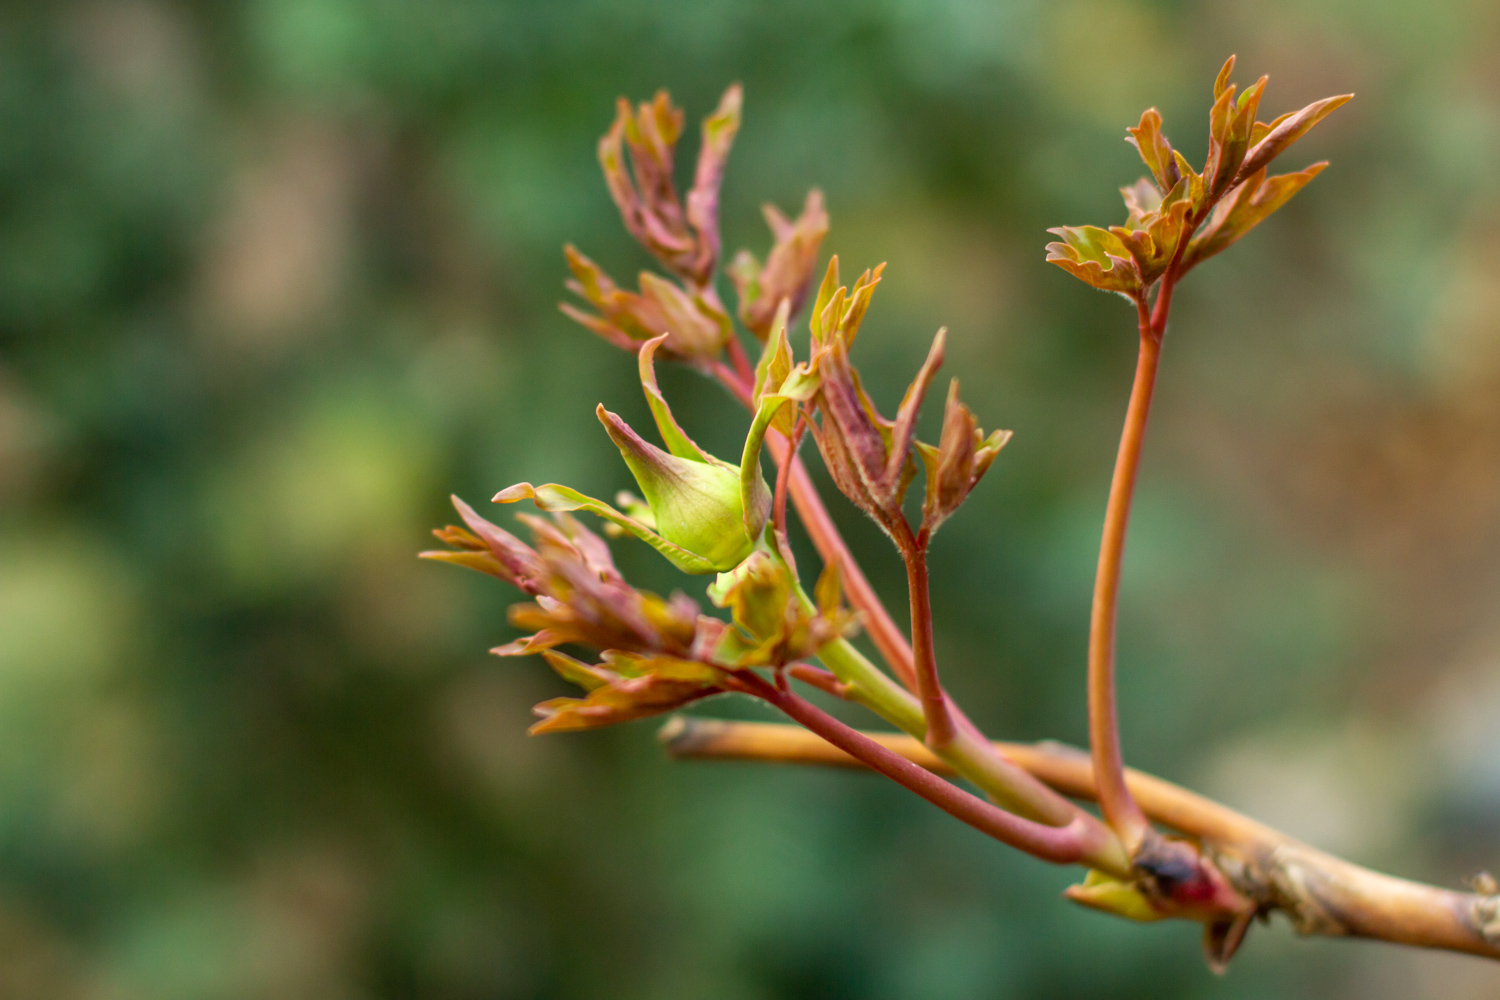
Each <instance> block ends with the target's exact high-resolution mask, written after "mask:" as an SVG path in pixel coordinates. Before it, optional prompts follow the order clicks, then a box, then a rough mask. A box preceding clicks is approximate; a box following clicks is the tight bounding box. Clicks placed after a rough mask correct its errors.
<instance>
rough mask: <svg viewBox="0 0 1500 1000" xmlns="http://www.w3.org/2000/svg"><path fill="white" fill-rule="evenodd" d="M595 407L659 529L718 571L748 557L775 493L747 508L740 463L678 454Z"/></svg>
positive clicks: (669, 539)
mask: <svg viewBox="0 0 1500 1000" xmlns="http://www.w3.org/2000/svg"><path fill="white" fill-rule="evenodd" d="M596 412H597V414H598V417H599V422H600V423H602V424H603V425H604V429H605V430H606V431H608V432H609V436H610V440H612V441H614V443H615V447H617V448H619V449H620V454H621V455H622V456H624V458H625V464H626V465H628V466H630V473H631V475H633V476H635V481H636V483H637V484H639V485H640V488H641V493H642V494H643V495H644V496H645V498H646V505H647V506H648V507H650V509H651V519H652V521H653V522H654V524H653V527H654V528H655V529H656V533H657V534H658V535H660V536H661V537H662V538H664V539H666V540H667V541H669V542H672V543H673V544H674V545H677V546H679V547H681V548H683V549H686V550H687V551H688V552H691V553H693V554H694V555H696V556H699V557H701V558H702V559H703V560H704V561H705V562H707V563H708V565H709V566H711V567H712V568H713V571H715V572H723V571H725V570H729V569H733V568H734V567H735V566H737V565H739V564H740V563H741V562H743V561H744V559H745V557H746V556H748V555H749V554H750V553H751V551H752V550H753V549H754V548H755V542H756V540H757V539H758V538H760V533H761V531H762V530H763V529H764V528H765V526H766V517H767V515H768V514H769V513H770V509H771V495H770V492H769V491H768V490H766V491H762V493H761V495H760V496H758V497H756V498H755V505H754V507H753V508H752V509H751V510H750V511H748V512H747V511H746V509H745V505H744V503H743V502H742V499H741V496H740V470H739V468H738V467H736V466H733V465H730V464H728V463H727V462H722V461H720V460H719V459H716V458H714V457H713V456H711V455H706V454H705V456H704V457H705V458H707V459H708V461H698V460H694V459H691V458H681V457H678V456H677V455H673V454H671V453H669V452H666V451H663V450H662V449H660V448H658V447H656V445H654V444H652V443H651V442H649V441H646V440H644V439H643V438H642V437H641V436H640V435H639V434H637V433H636V432H635V431H634V430H633V429H632V428H631V426H630V425H629V424H627V423H625V421H623V420H621V419H620V418H619V417H618V416H616V415H615V414H613V413H611V412H609V411H608V410H606V409H605V408H604V407H603V406H602V405H601V406H600V407H599V408H598V410H597V411H596ZM664 436H665V435H664ZM747 513H748V516H747ZM682 568H683V569H686V570H687V571H688V572H695V570H693V569H689V568H688V567H686V566H684V567H682Z"/></svg>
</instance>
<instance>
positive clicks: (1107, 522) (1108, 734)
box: [1088, 285, 1170, 854]
mask: <svg viewBox="0 0 1500 1000" xmlns="http://www.w3.org/2000/svg"><path fill="white" fill-rule="evenodd" d="M1169 293H1170V286H1169V285H1164V286H1163V288H1162V295H1163V296H1166V295H1168V294H1169ZM1157 301H1158V305H1160V303H1161V301H1162V300H1161V299H1160V298H1158V300H1157ZM1138 305H1139V317H1140V321H1141V329H1140V341H1141V347H1140V356H1139V359H1138V360H1137V362H1136V369H1135V385H1134V386H1133V387H1132V389H1131V392H1130V406H1129V408H1128V409H1127V410H1126V413H1125V427H1124V430H1123V431H1121V434H1120V452H1119V455H1118V457H1117V458H1116V459H1115V472H1114V478H1113V481H1112V482H1111V483H1110V487H1109V505H1108V507H1107V508H1106V509H1105V514H1104V535H1103V538H1102V540H1101V541H1100V543H1099V571H1098V575H1097V576H1096V577H1095V580H1094V607H1093V614H1092V617H1091V620H1090V623H1089V684H1088V690H1089V745H1090V750H1091V752H1092V756H1093V761H1094V773H1095V774H1096V775H1097V776H1098V780H1099V806H1100V808H1101V809H1102V811H1103V812H1104V818H1105V819H1106V820H1107V821H1108V822H1109V825H1110V826H1111V827H1113V828H1114V830H1115V832H1116V833H1117V834H1119V835H1120V839H1121V840H1123V841H1124V842H1125V846H1126V849H1127V850H1129V851H1130V852H1131V853H1132V854H1134V853H1135V850H1136V849H1137V848H1138V847H1139V846H1140V844H1141V841H1142V840H1143V839H1144V838H1145V836H1146V831H1147V830H1148V829H1149V823H1148V822H1147V820H1146V816H1145V814H1144V813H1143V812H1142V811H1141V808H1140V806H1139V805H1137V804H1136V801H1135V799H1134V797H1132V796H1131V794H1130V790H1129V789H1128V788H1127V787H1126V785H1125V762H1124V757H1123V755H1122V754H1121V751H1120V730H1119V723H1118V718H1119V717H1118V710H1117V706H1116V699H1115V623H1116V618H1117V613H1118V606H1119V596H1120V567H1121V564H1122V562H1123V559H1124V554H1125V534H1126V529H1127V528H1128V526H1129V523H1130V503H1131V500H1132V498H1133V496H1134V493H1135V481H1136V472H1137V470H1138V469H1139V467H1140V460H1141V445H1142V443H1143V442H1144V440H1145V435H1146V421H1147V419H1148V417H1149V416H1150V414H1151V397H1152V393H1153V390H1154V389H1155V386H1156V369H1157V363H1158V361H1159V360H1160V357H1161V341H1160V340H1159V339H1158V337H1157V336H1156V335H1155V332H1154V329H1153V327H1154V326H1155V324H1154V322H1153V320H1152V318H1151V317H1150V316H1149V315H1148V314H1147V312H1146V306H1145V304H1144V303H1143V302H1142V303H1138Z"/></svg>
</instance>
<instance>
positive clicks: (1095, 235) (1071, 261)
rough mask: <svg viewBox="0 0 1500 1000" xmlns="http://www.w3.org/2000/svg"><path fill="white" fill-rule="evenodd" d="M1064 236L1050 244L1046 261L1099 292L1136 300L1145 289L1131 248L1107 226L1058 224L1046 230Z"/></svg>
mask: <svg viewBox="0 0 1500 1000" xmlns="http://www.w3.org/2000/svg"><path fill="white" fill-rule="evenodd" d="M1047 232H1049V233H1056V234H1057V235H1058V236H1061V237H1062V238H1063V242H1061V243H1048V244H1047V260H1048V262H1050V263H1053V264H1056V265H1057V266H1058V267H1060V268H1062V269H1063V270H1064V271H1067V272H1068V273H1069V274H1071V275H1073V277H1075V278H1077V279H1079V280H1080V281H1083V282H1085V283H1087V284H1090V285H1093V286H1094V287H1095V288H1097V289H1099V290H1100V291H1105V292H1119V293H1120V294H1121V295H1124V296H1125V297H1126V298H1129V299H1135V298H1137V297H1139V296H1140V295H1141V294H1143V293H1144V292H1145V288H1144V286H1143V285H1142V283H1141V275H1140V272H1139V271H1137V270H1136V267H1135V262H1134V260H1133V259H1132V257H1131V254H1130V249H1129V248H1128V247H1127V246H1126V245H1125V244H1124V242H1123V241H1121V239H1120V238H1119V237H1118V236H1116V235H1115V234H1114V233H1112V232H1110V231H1109V230H1108V229H1100V228H1099V227H1098V226H1058V227H1056V228H1054V229H1049V230H1047Z"/></svg>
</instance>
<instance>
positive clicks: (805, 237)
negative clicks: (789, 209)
mask: <svg viewBox="0 0 1500 1000" xmlns="http://www.w3.org/2000/svg"><path fill="white" fill-rule="evenodd" d="M761 211H762V212H763V213H764V215H765V218H766V224H767V225H768V226H770V228H771V237H772V239H773V240H774V241H775V242H774V244H773V245H772V247H771V253H770V254H769V255H768V256H767V257H766V262H765V264H764V265H762V264H761V262H760V261H759V260H757V259H756V257H755V255H754V254H752V253H751V252H750V251H748V250H741V251H740V252H739V253H737V254H735V256H734V259H733V260H732V261H730V263H729V266H728V267H727V268H726V269H725V270H726V271H727V273H728V274H729V280H730V281H732V282H733V283H734V287H735V291H736V293H738V295H739V300H740V307H739V315H740V321H741V322H742V323H744V324H745V327H746V328H747V329H748V330H749V331H750V332H751V333H753V334H755V336H756V338H757V339H759V340H761V341H764V340H765V339H766V337H767V336H768V335H769V334H770V332H771V330H772V325H773V322H774V319H775V316H776V311H777V309H778V308H780V306H781V303H783V302H787V303H789V306H788V309H789V317H788V321H790V318H791V317H795V316H796V315H797V314H798V313H799V312H801V311H802V305H803V303H804V302H806V301H807V293H808V290H809V289H810V288H811V286H812V279H813V276H814V269H815V268H816V267H817V263H818V248H819V247H821V246H822V245H823V237H824V236H826V235H828V213H827V212H826V211H825V210H824V208H823V194H822V192H821V191H818V190H817V189H816V188H814V189H813V190H812V191H809V192H808V193H807V201H806V203H805V204H804V205H803V206H802V214H801V215H799V216H797V218H796V219H795V220H788V219H787V218H786V216H784V215H782V214H781V212H780V211H779V210H778V209H777V208H776V206H774V205H769V204H768V205H765V206H763V207H762V209H761Z"/></svg>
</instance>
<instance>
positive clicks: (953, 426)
mask: <svg viewBox="0 0 1500 1000" xmlns="http://www.w3.org/2000/svg"><path fill="white" fill-rule="evenodd" d="M1010 438H1011V433H1010V431H995V432H994V433H993V434H990V435H988V436H986V435H985V433H984V431H982V430H980V428H979V422H978V421H977V420H976V419H975V418H974V413H973V411H971V410H970V409H969V408H968V407H967V406H965V405H964V404H963V401H962V400H960V399H959V398H958V379H954V380H953V381H952V382H950V383H948V402H947V405H946V406H945V407H944V410H943V435H942V437H941V438H940V439H939V441H938V446H937V447H936V448H934V447H933V446H932V445H930V444H922V443H918V445H917V449H918V452H919V454H920V455H921V456H922V462H923V464H924V465H925V466H926V467H927V496H926V498H925V499H924V500H923V502H922V531H923V533H924V534H926V535H927V536H928V537H931V536H932V535H933V534H934V533H935V532H936V531H937V529H938V527H939V526H940V525H942V523H943V522H944V521H946V520H947V519H948V518H949V517H950V516H952V514H953V512H954V511H956V510H958V508H959V507H960V506H961V505H962V504H963V502H964V501H965V500H967V499H968V498H969V494H970V493H971V492H973V489H974V487H975V486H977V485H978V484H979V480H980V478H981V477H983V476H984V474H985V473H986V472H988V471H989V468H990V465H991V463H993V462H994V461H995V456H996V455H998V454H1000V449H1001V448H1004V447H1005V444H1006V442H1007V441H1009V440H1010Z"/></svg>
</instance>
